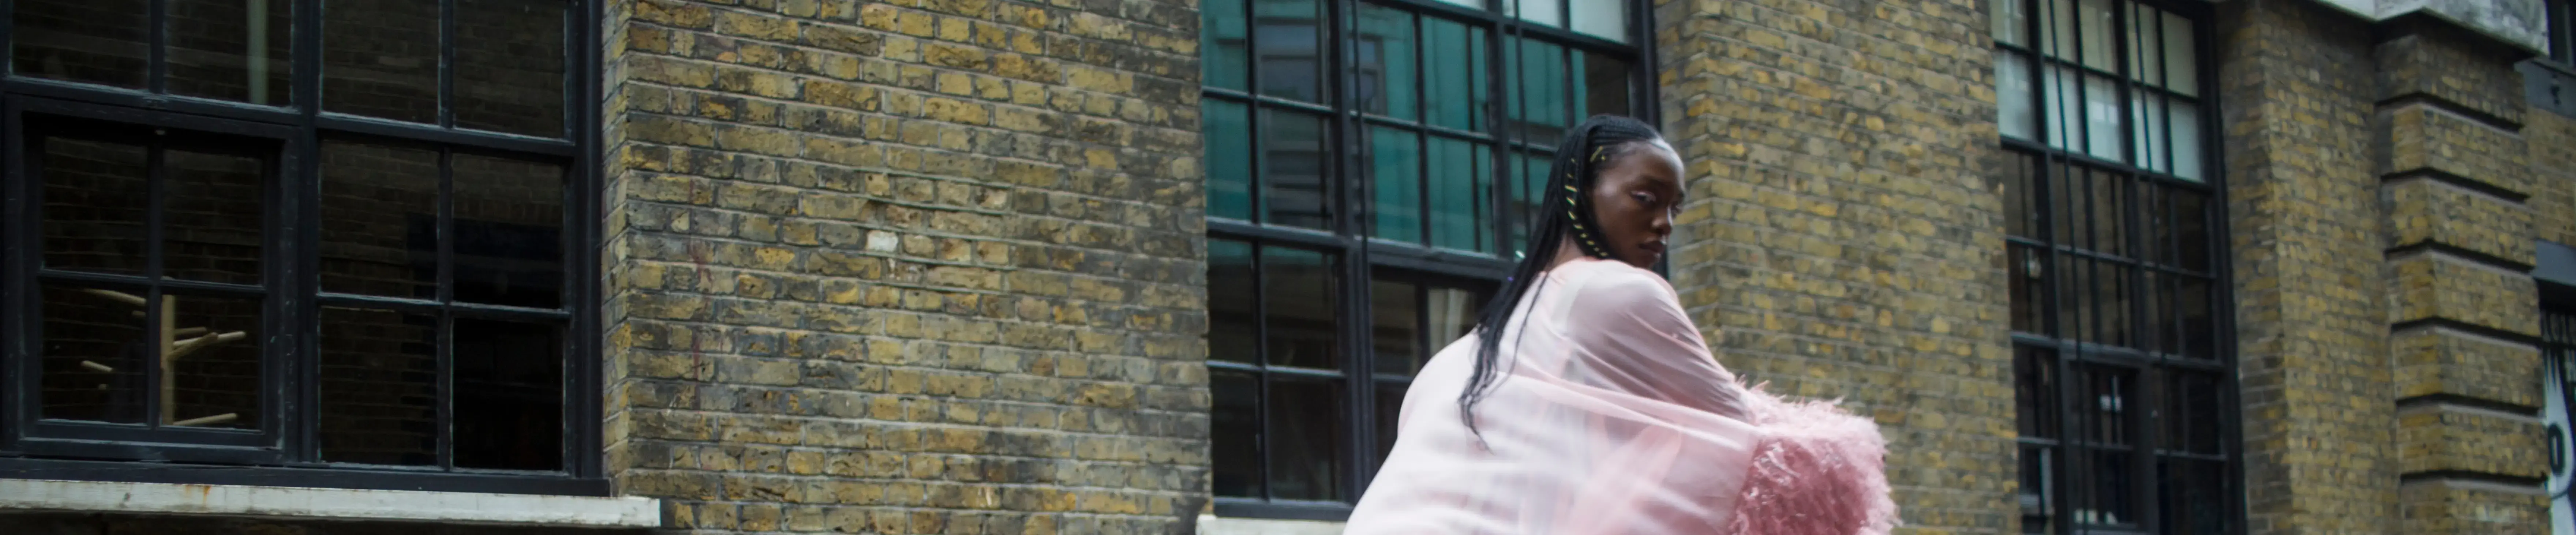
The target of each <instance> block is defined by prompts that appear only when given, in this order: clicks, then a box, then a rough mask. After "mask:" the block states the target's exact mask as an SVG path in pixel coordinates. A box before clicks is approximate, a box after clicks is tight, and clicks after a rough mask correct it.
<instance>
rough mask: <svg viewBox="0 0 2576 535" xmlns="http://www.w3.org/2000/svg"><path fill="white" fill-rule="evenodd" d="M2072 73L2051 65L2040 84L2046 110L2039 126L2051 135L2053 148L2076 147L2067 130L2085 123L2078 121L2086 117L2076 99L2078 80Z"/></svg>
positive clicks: (2071, 70)
mask: <svg viewBox="0 0 2576 535" xmlns="http://www.w3.org/2000/svg"><path fill="white" fill-rule="evenodd" d="M2073 71H2074V70H2073V69H2069V68H2067V67H2062V66H2050V67H2048V68H2047V70H2044V71H2040V76H2041V79H2040V82H2039V83H2040V92H2041V93H2042V94H2041V95H2040V102H2041V106H2043V107H2045V108H2047V109H2046V110H2045V111H2042V112H2041V113H2039V114H2038V115H2037V118H2038V119H2039V122H2040V123H2041V124H2040V126H2041V127H2042V128H2043V129H2044V130H2046V131H2047V132H2048V146H2050V147H2056V148H2060V149H2072V148H2075V143H2074V142H2075V140H2074V139H2070V138H2069V136H2070V135H2069V134H2068V132H2067V127H2068V126H2081V125H2082V124H2083V123H2080V122H2078V121H2083V120H2084V115H2083V112H2082V108H2081V107H2080V101H2078V100H2076V98H2077V97H2076V93H2077V92H2078V91H2077V90H2076V88H2075V86H2076V79H2075V77H2074V76H2075V75H2074V72H2073ZM2074 135H2076V136H2080V135H2081V133H2080V131H2079V133H2077V134H2074Z"/></svg>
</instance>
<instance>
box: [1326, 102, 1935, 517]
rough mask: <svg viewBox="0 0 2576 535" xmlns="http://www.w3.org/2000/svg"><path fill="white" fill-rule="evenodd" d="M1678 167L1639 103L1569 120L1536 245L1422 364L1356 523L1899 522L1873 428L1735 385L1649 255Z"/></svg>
mask: <svg viewBox="0 0 2576 535" xmlns="http://www.w3.org/2000/svg"><path fill="white" fill-rule="evenodd" d="M1681 177H1682V163H1681V159H1680V157H1679V156H1677V155H1675V154H1674V153H1673V149H1672V146H1671V145H1669V144H1667V143H1665V142H1664V140H1663V138H1662V136H1661V135H1659V134H1657V133H1655V130H1654V128H1652V127H1649V126H1647V125H1646V124H1645V123H1641V122H1638V121H1637V120H1635V119H1629V118H1624V117H1612V116H1600V117H1594V118H1592V119H1590V120H1587V121H1584V122H1583V124H1581V125H1577V126H1576V127H1575V128H1574V129H1573V130H1572V131H1569V132H1567V133H1566V136H1565V139H1564V141H1562V142H1560V143H1558V144H1557V158H1556V161H1555V164H1554V170H1553V171H1552V172H1551V173H1550V176H1549V185H1548V187H1547V190H1546V191H1547V199H1546V201H1545V204H1542V205H1541V206H1542V207H1544V208H1543V209H1544V210H1545V211H1544V212H1543V217H1542V218H1541V220H1540V223H1539V225H1538V228H1536V229H1534V230H1535V231H1534V232H1533V233H1532V236H1531V239H1530V248H1529V251H1530V255H1529V256H1528V258H1525V259H1523V260H1522V261H1521V263H1520V266H1519V267H1518V268H1517V269H1516V270H1515V271H1514V273H1513V275H1512V278H1511V279H1510V280H1508V281H1506V282H1505V283H1504V284H1503V288H1502V290H1501V291H1500V292H1498V293H1497V295H1496V296H1495V297H1494V300H1493V301H1492V302H1491V303H1489V304H1488V305H1487V306H1486V307H1485V310H1484V312H1483V313H1482V314H1481V315H1480V316H1478V318H1477V322H1476V328H1475V330H1474V331H1473V332H1471V333H1470V334H1468V335H1467V337H1465V338H1462V339H1460V340H1459V341H1457V342H1455V343H1452V344H1450V345H1449V347H1448V348H1446V349H1443V350H1441V351H1440V352H1439V354H1437V355H1435V356H1433V357H1432V358H1431V361H1430V362H1429V363H1427V364H1426V365H1425V366H1424V367H1423V369H1422V371H1421V373H1420V375H1418V376H1417V377H1416V378H1415V379H1414V381H1413V387H1412V389H1411V392H1410V393H1409V394H1407V395H1406V396H1405V399H1404V407H1403V412H1402V414H1401V415H1400V416H1399V417H1398V422H1399V423H1398V424H1397V432H1396V444H1395V450H1394V452H1393V453H1392V454H1390V456H1389V457H1388V458H1387V460H1386V463H1385V465H1384V468H1381V469H1380V470H1379V471H1378V475H1377V478H1376V479H1375V480H1374V481H1372V482H1370V486H1369V488H1368V492H1367V493H1366V494H1365V495H1363V496H1362V498H1361V499H1360V503H1359V505H1358V508H1357V509H1356V510H1354V511H1353V512H1352V513H1351V518H1350V522H1349V524H1348V528H1347V531H1345V533H1348V534H1353V535H1363V534H1379V533H1386V534H1408V535H1410V534H1471V533H1472V534H1497V535H1499V534H1522V533H1528V534H1540V533H1545V534H1639V535H1665V534H1672V535H1679V534H1728V535H1736V534H1742V535H1772V534H1801V535H1804V534H1817V535H1825V534H1831V535H1851V534H1854V533H1873V534H1875V533H1885V532H1887V531H1888V530H1889V529H1892V527H1893V525H1894V524H1895V523H1896V521H1895V513H1896V506H1895V504H1894V503H1893V502H1891V501H1889V500H1888V496H1887V493H1888V491H1887V482H1886V479H1885V476H1884V475H1883V474H1881V473H1880V471H1881V470H1882V468H1883V465H1882V456H1883V455H1884V448H1885V446H1884V442H1883V441H1882V440H1881V438H1880V437H1879V434H1878V428H1877V426H1876V425H1875V424H1873V423H1872V422H1870V421H1869V420H1867V419H1863V418H1859V417H1855V416H1851V415H1849V414H1845V413H1843V412H1841V411H1839V410H1836V409H1834V408H1832V407H1831V406H1829V405H1826V404H1823V403H1787V402H1783V401H1781V400H1779V399H1777V398H1774V397H1772V396H1770V395H1769V394H1766V393H1763V392H1761V391H1759V390H1756V389H1753V388H1748V387H1745V386H1743V385H1741V384H1739V383H1737V382H1736V379H1735V376H1734V375H1733V374H1730V373H1727V371H1726V368H1724V367H1722V366H1719V365H1718V363H1717V361H1716V359H1715V358H1714V357H1712V356H1711V355H1710V354H1709V351H1708V345H1707V343H1706V342H1703V341H1702V340H1701V339H1700V335H1699V329H1698V328H1697V327H1695V326H1693V325H1692V324H1691V321H1690V318H1689V317H1688V316H1687V315H1685V314H1684V313H1683V311H1682V307H1681V304H1680V301H1679V299H1678V298H1677V296H1675V295H1674V292H1673V289H1672V286H1671V285H1670V284H1667V283H1666V282H1664V279H1663V278H1662V277H1660V276H1657V275H1655V273H1654V272H1651V271H1647V270H1646V267H1647V266H1651V265H1653V264H1654V263H1655V261H1656V260H1658V259H1660V258H1662V256H1663V254H1664V250H1665V248H1666V247H1667V244H1666V243H1665V239H1666V237H1668V236H1670V235H1671V234H1672V215H1673V213H1674V212H1675V211H1676V210H1677V209H1678V208H1679V207H1680V206H1681V204H1682V181H1681ZM1492 333H1499V336H1489V334H1492Z"/></svg>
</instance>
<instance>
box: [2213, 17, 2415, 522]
mask: <svg viewBox="0 0 2576 535" xmlns="http://www.w3.org/2000/svg"><path fill="white" fill-rule="evenodd" d="M2217 7H2218V17H2217V20H2218V31H2217V37H2218V38H2217V41H2218V49H2217V50H2216V51H2215V54H2214V55H2215V57H2216V58H2217V60H2218V61H2219V72H2218V77H2219V78H2218V79H2219V90H2220V95H2219V98H2220V99H2221V101H2222V102H2224V103H2225V104H2223V105H2222V107H2223V108H2224V114H2223V117H2222V121H2223V122H2222V123H2221V124H2222V125H2223V126H2224V128H2225V129H2226V131H2227V132H2228V133H2229V135H2228V136H2227V137H2226V140H2225V153H2224V155H2225V158H2226V164H2227V167H2226V169H2227V172H2228V174H2227V179H2228V195H2229V197H2228V216H2229V224H2230V227H2231V236H2230V238H2231V240H2232V241H2233V249H2234V250H2235V257H2234V258H2233V262H2234V266H2233V269H2234V275H2235V278H2236V281H2235V291H2236V292H2235V298H2236V299H2237V307H2236V318H2237V320H2238V325H2237V339H2238V357H2237V358H2238V360H2239V362H2238V376H2239V381H2240V386H2241V388H2242V390H2243V394H2242V400H2243V402H2244V409H2243V410H2244V415H2245V418H2244V423H2243V435H2244V436H2243V439H2244V442H2243V448H2244V455H2245V486H2246V490H2247V492H2246V505H2247V515H2248V517H2249V518H2248V521H2249V527H2250V529H2249V530H2248V532H2249V533H2254V534H2259V535H2275V534H2319V535H2324V534H2336V535H2344V534H2366V533H2387V530H2388V528H2389V527H2390V526H2392V525H2394V523H2395V522H2396V520H2397V519H2396V518H2393V513H2394V512H2395V511H2396V508H2397V504H2398V502H2397V493H2396V490H2397V489H2396V488H2395V487H2396V485H2395V482H2396V480H2397V476H2398V458H2397V451H2396V444H2395V437H2394V436H2393V431H2394V429H2393V427H2394V426H2393V425H2392V424H2393V422H2394V421H2395V418H2396V414H2395V406H2394V405H2395V404H2394V402H2393V399H2394V397H2393V396H2394V393H2395V390H2394V388H2393V386H2392V384H2391V377H2390V373H2391V372H2390V369H2389V366H2388V353H2387V342H2388V340H2387V337H2388V332H2389V331H2388V322H2387V317H2388V313H2387V312H2385V311H2383V308H2382V305H2381V303H2382V302H2383V300H2384V299H2386V296H2385V295H2384V294H2382V293H2380V292H2379V288H2381V287H2382V285H2381V284H2380V282H2379V281H2380V280H2381V274H2380V258H2381V256H2382V253H2381V248H2380V247H2379V244H2380V243H2381V240H2379V239H2378V233H2379V232H2380V229H2382V228H2383V227H2382V225H2383V224H2384V222H2383V221H2382V220H2381V218H2380V215H2379V213H2378V202H2377V199H2378V198H2379V192H2378V180H2376V179H2375V178H2374V177H2375V176H2376V173H2375V172H2374V167H2375V166H2374V163H2373V162H2372V161H2371V160H2370V159H2369V158H2370V157H2369V148H2370V146H2371V140H2370V133H2369V132H2370V118H2371V113H2372V106H2371V102H2372V101H2371V99H2370V95H2372V94H2374V93H2375V91H2374V86H2375V85H2376V81H2375V79H2374V76H2375V75H2374V74H2373V72H2372V70H2373V69H2372V67H2371V59H2370V58H2371V56H2370V51H2371V43H2370V42H2369V41H2368V40H2367V39H2368V37H2369V35H2370V29H2369V28H2368V27H2367V25H2366V23H2365V22H2364V21H2362V20H2360V19H2358V18H2355V17H2352V16H2349V15H2346V14H2342V13H2339V12H2335V11H2333V10H2331V9H2330V8H2327V7H2325V6H2322V5H2319V4H2317V3H2315V2H2308V1H2301V0H2255V1H2248V2H2226V3H2221V4H2218V5H2217ZM2329 444H2331V445H2334V447H2332V448H2331V449H2329V448H2327V447H2326V445H2329Z"/></svg>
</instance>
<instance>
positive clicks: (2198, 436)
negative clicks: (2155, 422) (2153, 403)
mask: <svg viewBox="0 0 2576 535" xmlns="http://www.w3.org/2000/svg"><path fill="white" fill-rule="evenodd" d="M2165 373H2166V374H2167V375H2166V376H2165V391H2164V398H2165V399H2164V401H2165V403H2164V405H2165V413H2164V414H2163V415H2161V416H2162V418H2163V419H2164V424H2165V425H2164V429H2165V436H2164V437H2163V438H2162V439H2160V440H2159V441H2158V443H2159V444H2161V445H2163V446H2164V447H2165V449H2168V450H2173V451H2180V452H2187V453H2204V454H2209V455H2221V454H2225V453H2226V451H2225V450H2223V449H2221V448H2220V443H2221V442H2223V441H2222V440H2220V438H2219V436H2218V423H2219V422H2220V419H2222V418H2226V417H2227V415H2226V414H2223V413H2221V412H2220V411H2219V409H2218V394H2219V391H2218V389H2219V378H2218V376H2217V375H2213V374H2208V373H2201V372H2189V371H2181V370H2167V371H2166V372H2165Z"/></svg>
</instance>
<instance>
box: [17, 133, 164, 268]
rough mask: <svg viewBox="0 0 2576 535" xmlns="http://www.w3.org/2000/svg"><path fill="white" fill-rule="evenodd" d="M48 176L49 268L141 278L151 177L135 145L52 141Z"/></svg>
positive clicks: (47, 147)
mask: <svg viewBox="0 0 2576 535" xmlns="http://www.w3.org/2000/svg"><path fill="white" fill-rule="evenodd" d="M39 150H41V151H43V153H42V154H40V155H38V156H37V160H36V161H37V165H39V166H41V168H40V169H38V171H37V172H38V173H40V174H42V175H44V179H43V180H44V184H45V190H44V208H43V212H44V215H43V216H42V217H43V218H44V222H45V223H44V232H45V240H44V250H45V255H44V257H45V258H44V263H45V267H48V268H53V269H66V270H78V271H91V272H99V273H117V274H124V275H141V274H143V269H144V255H145V254H147V253H146V252H145V251H144V249H145V247H144V246H143V245H144V242H143V240H144V237H145V236H146V235H147V234H146V233H145V230H146V229H145V228H144V226H145V224H146V223H147V222H148V221H149V220H147V219H145V218H144V214H145V212H147V211H148V210H150V208H151V207H150V204H151V197H150V196H149V194H148V192H149V191H150V190H149V189H148V187H147V186H146V185H145V183H146V181H147V180H149V177H150V176H151V175H150V174H149V173H148V172H147V171H146V170H145V166H146V165H148V162H147V161H146V159H145V158H146V156H145V149H144V148H143V147H140V146H135V145H125V144H119V143H109V142H100V141H88V140H79V139H64V138H48V139H46V140H45V141H44V144H43V145H42V146H41V147H40V149H39Z"/></svg>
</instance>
